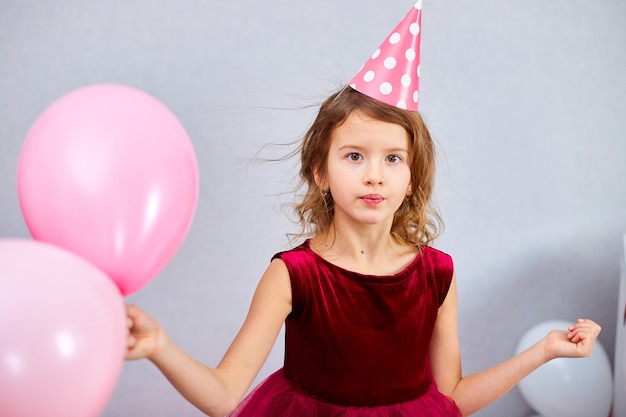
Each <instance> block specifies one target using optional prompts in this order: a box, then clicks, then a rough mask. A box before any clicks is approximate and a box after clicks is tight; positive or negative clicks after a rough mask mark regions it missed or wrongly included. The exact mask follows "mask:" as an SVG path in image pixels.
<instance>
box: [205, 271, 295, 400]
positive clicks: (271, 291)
mask: <svg viewBox="0 0 626 417" xmlns="http://www.w3.org/2000/svg"><path fill="white" fill-rule="evenodd" d="M290 312H291V283H290V280H289V272H288V271H287V267H286V266H285V263H284V262H283V261H282V260H280V259H274V260H273V261H272V262H271V263H270V265H269V266H268V268H267V270H266V271H265V273H264V274H263V277H262V278H261V280H260V281H259V284H258V286H257V288H256V291H255V293H254V296H253V298H252V302H251V304H250V310H249V311H248V315H247V317H246V319H245V321H244V323H243V325H242V327H241V329H240V330H239V333H238V334H237V336H236V337H235V340H234V341H233V343H232V344H231V345H230V347H229V349H228V351H227V352H226V354H225V355H224V357H223V358H222V360H221V361H220V363H219V365H218V366H217V370H218V371H219V372H220V373H222V375H223V376H224V378H223V380H224V381H225V382H226V381H231V382H230V383H231V384H233V386H231V388H232V389H233V390H234V391H235V392H238V393H239V394H240V396H243V394H244V393H245V392H246V390H247V389H248V388H249V387H250V385H251V384H252V381H253V380H254V378H255V377H256V375H257V374H258V372H259V370H260V369H261V367H262V366H263V363H264V362H265V360H266V359H267V356H268V355H269V353H270V351H271V350H272V347H273V346H274V343H275V341H276V338H277V337H278V334H279V332H280V329H281V328H282V325H283V323H284V321H285V318H286V317H287V315H288V314H289V313H290Z"/></svg>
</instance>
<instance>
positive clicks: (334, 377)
mask: <svg viewBox="0 0 626 417" xmlns="http://www.w3.org/2000/svg"><path fill="white" fill-rule="evenodd" d="M276 257H279V258H280V259H282V260H283V261H284V262H285V264H286V266H287V269H288V271H289V275H290V279H291V287H292V300H293V308H292V312H291V314H290V315H289V316H288V317H287V320H286V331H285V364H284V374H285V376H286V378H287V379H289V380H290V381H291V382H292V383H293V384H294V385H295V386H297V387H299V389H301V390H303V391H304V392H305V393H307V394H308V395H311V396H312V397H314V398H318V399H319V400H321V401H326V402H330V403H334V404H340V405H346V406H376V405H386V404H394V403H401V402H404V401H409V400H411V399H414V398H417V397H419V396H421V395H423V394H424V393H425V392H426V391H427V390H428V389H429V387H430V386H431V384H432V382H433V381H432V373H431V368H430V361H429V353H428V352H429V345H430V340H431V337H432V333H433V329H434V325H435V320H436V318H437V312H438V308H439V306H440V305H441V304H442V303H443V300H444V299H445V297H446V294H447V292H448V289H449V287H450V283H451V280H452V273H453V265H452V259H451V257H450V256H448V255H447V254H445V253H443V252H440V251H438V250H436V249H433V248H431V247H424V248H422V250H421V252H420V253H419V254H418V255H417V256H416V257H415V259H414V260H413V261H412V262H411V263H410V264H409V265H408V266H406V267H405V268H404V269H403V270H402V271H400V272H399V273H397V274H395V275H390V276H371V275H363V274H359V273H356V272H351V271H348V270H346V269H343V268H341V267H338V266H336V265H333V264H332V263H330V262H328V261H326V260H324V259H323V258H322V257H320V256H319V255H318V254H316V253H315V252H314V251H312V250H311V248H310V247H309V243H308V241H307V242H305V243H303V244H302V245H301V246H299V247H297V248H295V249H293V250H290V251H287V252H282V253H279V254H277V255H276Z"/></svg>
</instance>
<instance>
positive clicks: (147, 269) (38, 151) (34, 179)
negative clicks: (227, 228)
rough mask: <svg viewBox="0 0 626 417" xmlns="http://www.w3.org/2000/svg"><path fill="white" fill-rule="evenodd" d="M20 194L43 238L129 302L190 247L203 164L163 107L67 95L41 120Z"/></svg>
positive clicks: (98, 89)
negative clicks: (93, 269) (96, 271)
mask: <svg viewBox="0 0 626 417" xmlns="http://www.w3.org/2000/svg"><path fill="white" fill-rule="evenodd" d="M18 192H19V199H20V204H21V208H22V214H23V216H24V219H25V220H26V224H27V226H28V228H29V230H30V232H31V234H32V235H33V237H34V238H35V239H37V240H40V241H44V242H50V243H53V244H55V245H57V246H60V247H63V248H65V249H68V250H70V251H71V252H74V253H76V254H78V255H80V256H82V257H83V258H85V259H86V260H88V261H89V262H91V263H92V264H94V265H96V266H98V267H99V268H101V269H102V270H103V271H104V272H105V273H106V274H107V275H108V276H109V277H110V278H111V279H113V280H114V281H115V283H116V284H117V285H118V286H119V288H120V290H121V291H122V294H123V295H128V294H131V293H133V292H135V291H137V290H139V289H140V288H142V287H143V286H144V285H146V284H147V283H148V282H149V281H150V280H151V279H152V278H154V277H155V276H156V275H157V274H158V272H159V271H160V270H161V269H162V268H163V267H164V266H165V265H166V264H167V263H168V262H169V261H170V259H171V258H172V257H173V256H174V254H175V253H176V251H177V250H178V248H179V247H180V245H181V243H182V242H183V240H184V238H185V236H186V234H187V232H188V230H189V227H190V225H191V222H192V220H193V216H194V213H195V209H196V203H197V198H198V165H197V160H196V155H195V153H194V149H193V146H192V144H191V141H190V140H189V137H188V136H187V133H186V132H185V129H184V127H183V126H182V124H181V123H180V122H179V121H178V119H177V118H176V117H175V116H174V115H173V114H172V112H171V111H169V110H168V109H167V108H166V107H165V106H164V105H163V104H162V103H161V102H159V101H158V100H156V99H155V98H154V97H152V96H150V95H148V94H146V93H144V92H142V91H140V90H137V89H134V88H131V87H127V86H122V85H116V84H96V85H91V86H87V87H83V88H80V89H78V90H74V91H72V92H70V93H68V94H66V95H64V96H62V97H61V98H59V99H58V100H56V101H55V102H54V103H52V104H51V105H50V106H49V107H48V108H47V109H46V110H45V111H44V112H43V113H42V114H41V115H40V116H39V117H38V118H37V120H36V121H35V123H34V124H33V125H32V127H31V129H30V130H29V132H28V134H27V136H26V139H25V141H24V144H23V146H22V151H21V154H20V159H19V164H18Z"/></svg>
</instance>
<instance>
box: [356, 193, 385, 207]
mask: <svg viewBox="0 0 626 417" xmlns="http://www.w3.org/2000/svg"><path fill="white" fill-rule="evenodd" d="M384 200H385V199H384V198H383V197H382V196H380V195H378V194H368V195H364V196H362V197H361V201H363V202H364V203H365V204H367V205H368V206H375V205H377V204H379V203H381V202H382V201H384Z"/></svg>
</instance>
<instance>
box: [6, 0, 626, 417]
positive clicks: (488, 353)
mask: <svg viewBox="0 0 626 417" xmlns="http://www.w3.org/2000/svg"><path fill="white" fill-rule="evenodd" d="M412 4H413V2H412V0H406V1H404V0H403V1H393V2H389V1H387V0H363V1H347V0H315V1H306V2H305V1H299V0H271V1H270V0H258V1H253V2H250V1H240V0H230V1H201V0H176V1H170V0H143V1H133V0H130V1H129V0H111V1H90V2H85V1H80V0H56V1H43V0H39V1H37V0H30V1H28V0H1V1H0V237H20V236H23V237H26V236H29V234H28V231H27V229H26V227H25V224H24V221H23V218H22V216H21V212H20V208H19V203H18V199H17V189H16V165H17V159H18V154H19V150H20V147H21V143H22V140H23V138H24V136H25V134H26V132H27V130H28V128H29V126H30V125H31V124H32V122H33V121H34V120H35V118H36V117H37V115H38V114H39V113H41V112H42V111H43V110H44V109H45V107H46V106H48V105H49V104H50V103H51V102H52V101H53V100H54V99H56V98H58V97H60V96H61V95H63V94H65V93H67V92H69V91H71V90H73V89H75V88H78V87H81V86H84V85H87V84H91V83H101V82H115V83H121V84H128V85H132V86H134V87H137V88H140V89H142V90H144V91H146V92H148V93H150V94H152V95H154V96H155V97H157V98H158V99H160V100H161V101H163V102H164V103H165V104H166V105H167V106H168V107H169V108H170V109H171V110H172V111H173V112H174V113H175V114H176V115H177V116H178V117H179V118H180V120H181V122H182V123H183V124H184V125H185V126H186V128H187V130H188V132H189V134H190V137H191V139H192V141H193V143H194V146H195V149H196V152H197V156H198V160H199V169H200V177H201V178H200V180H201V188H200V197H199V202H198V210H197V214H196V217H195V220H194V223H193V226H192V229H191V231H190V233H189V235H188V238H187V240H186V241H185V243H184V244H183V246H182V247H181V249H180V251H179V252H178V254H177V255H176V257H175V258H174V259H173V260H172V262H171V263H170V264H169V265H168V266H167V267H166V268H165V270H163V271H162V273H160V274H159V275H158V276H157V277H156V278H155V279H154V280H153V281H152V282H151V283H150V284H149V285H148V286H146V287H145V288H144V289H142V290H141V291H139V292H138V293H136V294H134V295H132V296H130V297H129V298H128V301H130V302H134V303H138V304H139V305H141V306H142V307H143V308H145V309H146V310H148V311H149V312H151V313H153V314H154V315H155V316H156V317H157V318H158V319H159V320H160V321H161V323H162V324H163V326H165V327H166V328H167V329H168V330H169V331H170V332H171V334H172V336H173V337H174V339H175V340H177V341H178V342H179V343H180V344H181V345H182V346H183V347H184V349H186V350H187V351H188V352H189V353H191V354H192V355H194V356H195V357H197V358H198V359H200V360H202V361H206V362H208V363H209V364H216V363H217V361H218V360H219V359H220V358H221V355H222V354H223V352H224V351H225V349H226V348H227V346H228V345H229V343H230V341H231V339H232V338H233V336H234V335H235V333H236V331H237V330H238V328H239V325H240V323H241V322H242V320H243V318H244V316H245V314H246V312H247V308H248V302H249V299H250V297H251V295H252V292H253V290H254V287H255V285H256V282H257V280H258V278H259V277H260V275H261V273H262V272H263V270H264V269H265V267H266V265H267V264H268V262H269V259H270V257H271V256H272V255H273V254H274V253H275V252H277V251H279V250H282V249H285V248H286V247H287V246H288V241H287V239H286V238H285V233H287V232H290V231H294V230H296V228H295V226H293V225H292V224H291V223H290V222H289V221H288V219H287V217H286V214H287V212H286V210H284V209H283V208H282V206H281V205H282V203H283V202H285V201H289V200H290V196H289V195H278V194H279V193H282V192H285V191H289V190H290V185H291V184H292V182H291V179H292V178H293V176H294V174H295V173H296V169H295V165H296V161H290V162H287V163H278V164H275V163H251V164H250V163H249V159H250V158H251V157H252V156H253V155H254V153H255V152H256V151H258V150H259V149H260V148H261V147H262V146H263V145H264V144H267V143H282V142H288V141H291V140H293V139H296V138H297V137H299V136H300V135H301V134H302V133H303V132H304V131H305V130H306V128H307V127H308V124H309V123H310V121H311V119H312V117H313V115H314V111H315V109H312V108H306V106H307V105H309V104H316V103H318V102H319V101H320V100H321V99H322V98H323V97H324V96H326V95H327V94H328V93H330V92H331V91H333V90H334V89H335V87H336V86H338V85H339V84H341V83H345V82H347V81H348V80H349V79H350V78H351V77H352V75H353V74H354V73H356V72H357V71H358V69H359V68H360V66H361V65H362V64H363V63H364V62H365V60H366V58H367V57H368V56H369V55H370V53H371V52H373V50H374V49H375V48H376V47H377V46H378V44H379V43H380V42H381V41H382V40H383V39H384V37H385V36H386V35H387V34H388V33H389V32H390V30H391V29H392V28H393V27H394V26H395V24H396V23H397V22H398V21H399V19H400V18H401V17H402V16H404V14H405V13H406V12H407V11H408V10H409V8H410V7H411V6H412ZM624 44H626V3H625V2H623V1H621V0H598V1H582V0H567V1H566V0H530V1H513V0H499V1H487V0H477V1H472V2H467V1H461V0H450V1H435V0H425V1H424V21H423V39H422V95H421V98H422V105H421V111H422V112H423V114H424V115H425V117H426V120H427V122H428V124H429V126H430V128H431V130H432V133H433V135H434V137H435V138H436V140H437V142H438V147H439V159H440V165H439V174H438V179H437V191H436V200H437V203H438V205H439V207H440V209H441V211H442V213H443V215H444V218H445V221H446V226H447V227H446V232H445V234H444V236H443V237H442V238H441V239H440V240H439V241H438V244H437V246H438V247H440V248H441V249H443V250H445V251H446V252H449V253H450V254H452V255H453V256H454V257H455V261H456V269H457V275H458V282H459V297H460V306H459V323H460V338H461V343H462V356H463V362H464V369H465V371H466V372H468V373H469V372H474V371H477V370H480V369H483V368H485V367H488V366H490V365H493V364H496V363H497V362H499V361H502V360H504V359H506V358H508V357H509V356H510V355H511V354H512V353H513V352H514V350H515V346H516V343H517V341H518V340H519V338H520V337H521V335H522V334H523V333H524V332H525V331H526V330H527V329H528V328H529V327H530V326H532V325H533V324H535V323H537V322H539V321H543V320H547V319H575V318H577V317H581V316H588V317H592V318H594V319H595V320H597V321H598V322H599V323H600V324H601V325H602V326H603V327H604V331H603V333H602V334H601V336H600V341H601V343H602V344H603V346H604V347H605V349H606V351H607V352H608V353H609V355H610V356H611V357H613V352H614V343H615V326H616V320H615V317H616V314H615V309H616V304H617V288H618V277H619V258H620V254H621V236H622V233H623V232H624V231H625V230H626V181H625V179H626V164H625V160H626V159H625V156H626V140H625V136H626V133H625V132H626V104H625V97H626V77H625V76H624V74H626V53H625V52H624V51H625V49H624ZM284 151H285V149H281V148H276V147H270V148H268V149H266V151H265V152H263V155H265V156H277V155H281V154H282V153H283V152H284ZM42 313H43V312H42ZM282 348H283V344H282V340H279V341H278V343H277V345H276V347H275V349H274V351H273V353H272V355H271V357H270V358H269V360H268V363H267V364H266V366H265V367H264V368H263V370H262V375H260V376H259V379H260V378H262V377H264V376H266V375H267V374H268V373H269V372H271V371H273V370H274V369H276V368H277V367H279V366H280V365H281V361H282ZM529 414H531V410H530V408H529V407H528V406H527V405H526V403H525V402H524V400H523V398H522V397H521V396H520V394H519V392H518V391H517V390H513V391H511V392H510V393H509V394H507V395H506V396H505V397H504V398H502V399H501V400H499V401H497V402H496V403H495V404H493V405H492V406H490V407H488V408H487V409H485V410H484V411H482V412H480V413H479V414H478V415H479V416H482V417H487V416H493V417H501V416H508V417H521V416H527V415H529ZM198 415H200V413H199V412H198V411H197V410H195V409H194V408H193V407H192V406H190V405H188V404H187V403H186V402H185V401H184V400H183V399H182V398H181V397H180V396H179V395H178V394H177V393H176V392H175V391H174V390H173V389H172V388H171V387H170V386H169V385H168V383H167V382H166V380H165V379H164V378H163V377H162V376H161V375H160V374H159V373H158V371H157V370H156V369H155V368H154V367H153V366H152V365H151V364H150V363H149V362H147V361H140V362H132V363H126V364H125V365H124V370H123V374H122V376H121V379H120V381H119V384H118V386H117V389H116V391H115V393H114V395H113V397H112V399H111V402H110V404H109V406H108V407H107V409H106V411H105V412H104V416H106V417H118V416H119V417H125V416H152V417H161V416H177V417H189V416H198Z"/></svg>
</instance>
